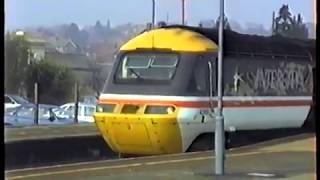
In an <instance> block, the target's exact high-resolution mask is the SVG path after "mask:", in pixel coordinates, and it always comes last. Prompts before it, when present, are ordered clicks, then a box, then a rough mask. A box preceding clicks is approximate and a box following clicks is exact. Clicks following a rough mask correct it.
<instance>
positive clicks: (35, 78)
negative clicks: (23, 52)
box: [26, 59, 75, 105]
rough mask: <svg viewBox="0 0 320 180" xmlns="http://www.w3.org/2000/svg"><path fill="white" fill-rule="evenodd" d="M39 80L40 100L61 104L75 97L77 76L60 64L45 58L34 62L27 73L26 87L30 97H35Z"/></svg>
mask: <svg viewBox="0 0 320 180" xmlns="http://www.w3.org/2000/svg"><path fill="white" fill-rule="evenodd" d="M36 82H38V87H39V90H38V93H39V102H40V103H44V104H56V105H60V104H62V103H65V102H67V101H71V100H72V99H73V94H74V93H73V88H74V83H75V77H74V75H73V74H72V72H71V71H70V70H69V69H67V68H65V67H63V66H60V65H57V64H54V63H52V62H51V61H48V60H46V59H43V60H41V61H38V62H34V63H32V64H31V65H30V66H29V67H28V73H27V74H26V85H27V86H26V88H27V93H28V94H27V95H28V97H29V98H32V99H33V98H34V93H33V90H34V84H35V83H36Z"/></svg>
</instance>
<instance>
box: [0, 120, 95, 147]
mask: <svg viewBox="0 0 320 180" xmlns="http://www.w3.org/2000/svg"><path fill="white" fill-rule="evenodd" d="M94 135H100V132H99V131H98V129H97V126H96V125H95V123H86V124H75V125H63V126H62V125H55V126H44V125H40V126H31V127H15V128H5V129H4V140H5V143H9V142H15V141H24V140H38V139H50V138H64V137H73V136H94Z"/></svg>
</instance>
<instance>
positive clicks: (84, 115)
mask: <svg viewBox="0 0 320 180" xmlns="http://www.w3.org/2000/svg"><path fill="white" fill-rule="evenodd" d="M60 107H61V108H62V109H64V110H66V111H68V112H69V113H70V115H72V116H74V109H75V103H67V104H64V105H61V106H60ZM78 107H79V109H78V121H79V122H80V121H82V122H94V118H93V113H94V112H95V111H96V106H95V105H93V104H84V103H78Z"/></svg>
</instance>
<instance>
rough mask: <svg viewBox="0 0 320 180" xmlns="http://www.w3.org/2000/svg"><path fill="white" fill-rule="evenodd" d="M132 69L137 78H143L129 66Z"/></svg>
mask: <svg viewBox="0 0 320 180" xmlns="http://www.w3.org/2000/svg"><path fill="white" fill-rule="evenodd" d="M128 69H129V70H130V72H132V73H133V74H134V75H135V76H136V77H137V79H143V78H142V77H141V76H140V75H139V74H138V73H137V72H135V71H134V70H133V69H132V68H128Z"/></svg>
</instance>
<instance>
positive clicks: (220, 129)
mask: <svg viewBox="0 0 320 180" xmlns="http://www.w3.org/2000/svg"><path fill="white" fill-rule="evenodd" d="M223 26H224V0H220V24H219V52H218V107H217V116H216V127H215V157H216V158H215V173H216V174H217V175H223V174H224V160H225V147H224V146H225V137H224V118H223V113H222V108H223V107H222V96H223V93H222V86H223V83H222V80H223V79H222V68H223V67H222V58H223Z"/></svg>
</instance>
